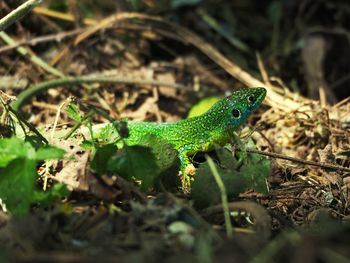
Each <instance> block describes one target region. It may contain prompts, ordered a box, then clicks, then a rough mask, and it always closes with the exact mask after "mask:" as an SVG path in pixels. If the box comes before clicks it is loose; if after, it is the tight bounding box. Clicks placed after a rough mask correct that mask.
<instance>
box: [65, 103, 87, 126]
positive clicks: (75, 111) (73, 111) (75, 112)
mask: <svg viewBox="0 0 350 263" xmlns="http://www.w3.org/2000/svg"><path fill="white" fill-rule="evenodd" d="M65 112H66V113H67V115H68V117H69V118H71V119H72V120H74V121H75V122H78V123H80V122H82V120H83V117H82V116H81V115H80V111H79V108H78V106H77V104H75V103H73V102H69V104H68V105H67V107H66V108H65Z"/></svg>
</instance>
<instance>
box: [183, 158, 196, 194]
mask: <svg viewBox="0 0 350 263" xmlns="http://www.w3.org/2000/svg"><path fill="white" fill-rule="evenodd" d="M195 173H196V168H195V167H194V165H193V164H192V163H190V164H188V165H187V166H186V168H185V169H184V171H183V172H182V171H181V172H180V176H181V185H182V191H183V192H184V193H190V191H191V182H192V181H194V177H193V176H194V175H195Z"/></svg>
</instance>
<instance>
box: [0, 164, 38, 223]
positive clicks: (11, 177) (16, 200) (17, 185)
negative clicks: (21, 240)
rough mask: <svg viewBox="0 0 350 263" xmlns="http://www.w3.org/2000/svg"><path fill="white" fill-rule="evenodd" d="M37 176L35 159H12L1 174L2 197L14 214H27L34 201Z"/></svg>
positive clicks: (0, 189) (0, 193)
mask: <svg viewBox="0 0 350 263" xmlns="http://www.w3.org/2000/svg"><path fill="white" fill-rule="evenodd" d="M36 178H37V173H36V162H35V160H33V159H27V158H18V159H15V160H12V161H11V162H10V163H9V164H8V166H7V167H6V168H5V169H3V171H2V173H1V176H0V198H1V199H2V200H3V202H4V203H5V204H6V206H7V209H8V210H9V211H11V212H12V213H13V214H14V215H18V216H20V215H25V214H26V213H27V212H28V210H29V207H30V205H31V203H32V201H33V192H34V186H35V182H36Z"/></svg>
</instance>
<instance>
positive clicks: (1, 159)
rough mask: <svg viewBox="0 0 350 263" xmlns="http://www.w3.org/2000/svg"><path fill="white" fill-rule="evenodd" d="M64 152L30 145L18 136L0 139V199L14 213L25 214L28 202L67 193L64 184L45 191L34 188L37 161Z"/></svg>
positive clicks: (32, 202)
mask: <svg viewBox="0 0 350 263" xmlns="http://www.w3.org/2000/svg"><path fill="white" fill-rule="evenodd" d="M63 155H64V151H63V150H61V149H58V148H56V147H52V146H42V147H40V148H37V149H36V148H34V147H33V146H32V145H31V144H30V143H28V142H24V141H22V140H20V139H18V138H15V137H12V138H8V139H0V198H1V199H2V201H3V202H4V203H5V204H6V207H7V209H8V210H9V211H10V212H11V213H12V214H14V215H16V216H22V215H25V214H26V213H27V212H28V211H29V208H30V206H31V205H32V204H35V203H47V202H50V201H52V200H55V199H57V198H60V197H62V196H66V195H68V192H67V190H66V188H65V186H63V185H60V184H57V185H55V187H53V188H51V189H50V191H48V192H42V191H39V190H38V189H37V187H36V181H37V179H38V174H37V171H36V166H37V164H38V162H39V161H43V160H52V159H61V158H63Z"/></svg>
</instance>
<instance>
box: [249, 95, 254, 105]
mask: <svg viewBox="0 0 350 263" xmlns="http://www.w3.org/2000/svg"><path fill="white" fill-rule="evenodd" d="M248 101H249V102H250V103H253V102H255V97H254V96H252V95H250V96H249V97H248Z"/></svg>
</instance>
